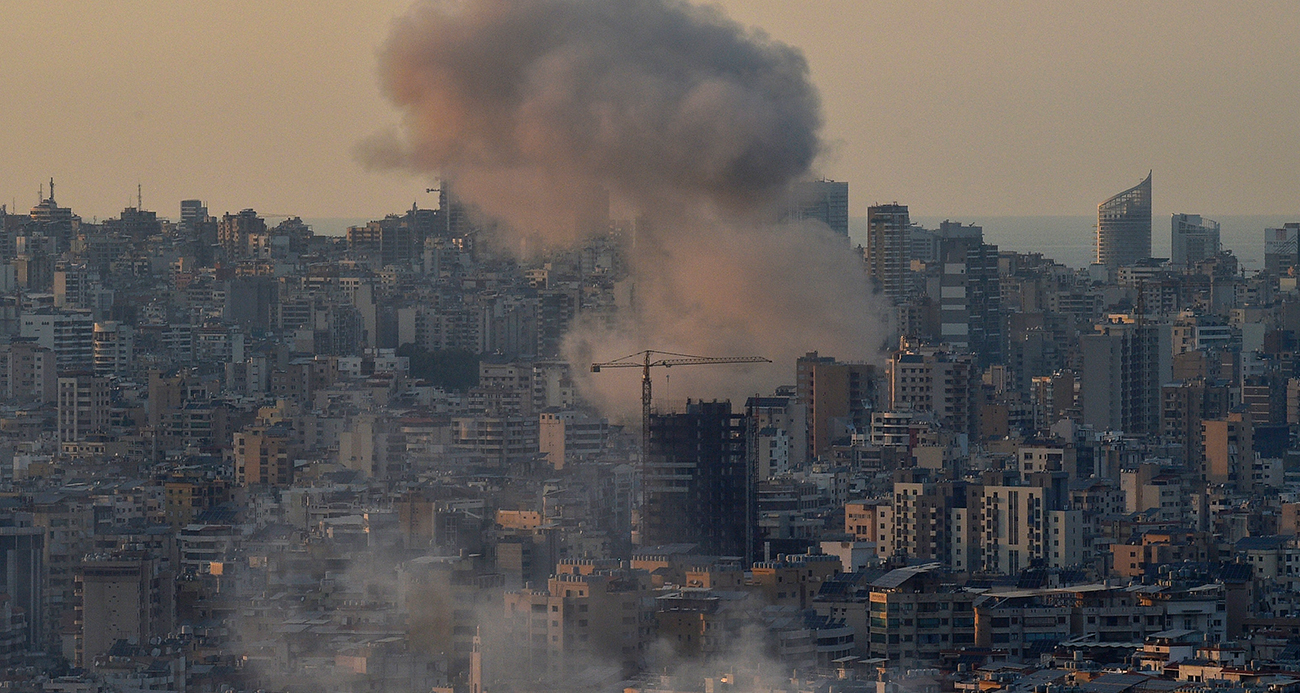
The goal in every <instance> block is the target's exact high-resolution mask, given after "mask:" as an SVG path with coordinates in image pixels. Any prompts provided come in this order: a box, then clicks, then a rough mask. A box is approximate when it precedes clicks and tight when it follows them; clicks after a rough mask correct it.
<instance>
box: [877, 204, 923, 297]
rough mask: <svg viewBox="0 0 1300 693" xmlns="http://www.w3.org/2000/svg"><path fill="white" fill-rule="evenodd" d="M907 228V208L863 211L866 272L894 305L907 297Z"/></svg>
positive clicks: (887, 206)
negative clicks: (865, 231) (865, 228)
mask: <svg viewBox="0 0 1300 693" xmlns="http://www.w3.org/2000/svg"><path fill="white" fill-rule="evenodd" d="M911 225H912V222H911V218H910V217H909V216H908V212H907V205H900V204H898V203H897V202H895V203H894V204H890V205H876V206H874V207H868V208H867V249H866V254H867V272H868V273H869V274H870V275H871V278H872V280H874V281H875V282H876V285H877V286H879V287H880V290H881V291H882V292H884V294H885V295H886V296H888V297H889V298H890V300H892V301H893V302H894V303H899V302H901V301H902V299H903V298H904V297H905V296H906V295H907V274H908V263H909V262H910V260H911V258H909V257H908V247H909V245H910V244H911V236H910V229H909V227H911Z"/></svg>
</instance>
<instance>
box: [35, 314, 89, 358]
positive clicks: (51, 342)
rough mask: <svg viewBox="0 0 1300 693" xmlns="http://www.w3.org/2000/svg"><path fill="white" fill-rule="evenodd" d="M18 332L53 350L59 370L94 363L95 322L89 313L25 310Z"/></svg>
mask: <svg viewBox="0 0 1300 693" xmlns="http://www.w3.org/2000/svg"><path fill="white" fill-rule="evenodd" d="M19 331H20V334H21V336H22V337H24V338H29V339H32V340H34V341H35V343H36V344H37V345H39V346H42V347H45V348H46V349H49V350H51V351H53V352H54V359H55V363H56V364H57V365H58V368H59V370H77V369H86V368H90V367H91V366H92V365H93V364H94V336H95V321H94V319H93V318H92V317H91V315H90V314H89V313H84V312H67V311H45V312H40V313H25V314H23V316H22V318H21V320H20V326H19Z"/></svg>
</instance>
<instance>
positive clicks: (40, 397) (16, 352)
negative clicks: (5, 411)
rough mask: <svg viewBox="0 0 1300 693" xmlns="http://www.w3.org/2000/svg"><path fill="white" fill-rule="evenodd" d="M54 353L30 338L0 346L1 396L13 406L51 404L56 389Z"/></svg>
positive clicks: (56, 376)
mask: <svg viewBox="0 0 1300 693" xmlns="http://www.w3.org/2000/svg"><path fill="white" fill-rule="evenodd" d="M57 373H58V372H57V368H56V367H55V365H54V351H53V350H51V349H48V348H46V347H43V346H40V345H38V344H36V343H35V342H34V341H33V340H30V339H17V340H15V341H13V342H12V343H10V344H5V345H0V397H3V398H4V399H5V400H6V401H9V402H13V403H20V402H21V403H29V402H32V403H34V402H40V403H42V404H44V403H46V402H53V401H54V398H55V394H56V392H57V388H58V374H57Z"/></svg>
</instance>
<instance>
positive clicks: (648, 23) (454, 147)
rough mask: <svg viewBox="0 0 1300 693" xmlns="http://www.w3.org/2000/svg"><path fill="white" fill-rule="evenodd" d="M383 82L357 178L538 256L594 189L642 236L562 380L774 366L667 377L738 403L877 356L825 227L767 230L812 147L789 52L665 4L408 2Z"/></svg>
mask: <svg viewBox="0 0 1300 693" xmlns="http://www.w3.org/2000/svg"><path fill="white" fill-rule="evenodd" d="M380 73H381V78H382V81H383V85H384V88H385V89H386V91H387V94H388V96H389V98H390V99H391V100H392V101H393V103H394V104H396V105H397V106H398V107H399V109H400V110H401V112H402V114H403V123H402V125H403V127H402V132H401V134H400V135H398V134H396V133H387V134H382V135H378V136H376V137H374V138H372V139H371V140H369V141H367V142H365V143H363V144H362V146H361V148H360V152H361V156H362V158H363V159H364V160H365V161H366V162H367V163H369V164H371V165H374V166H379V167H403V168H409V169H411V170H415V171H424V172H436V173H437V174H438V175H440V176H442V177H444V178H449V179H451V180H453V181H455V185H456V192H457V194H458V195H459V196H461V197H462V198H464V199H466V200H467V201H469V202H471V203H473V204H474V205H476V206H477V207H478V208H479V209H480V210H481V211H482V212H484V213H485V214H487V215H489V216H491V217H495V218H497V219H500V220H502V221H504V222H505V223H506V225H507V226H508V227H509V228H511V229H514V230H515V231H516V232H518V233H522V234H528V236H529V237H535V236H540V237H541V238H543V239H544V240H545V241H546V242H548V243H550V244H552V245H556V244H568V243H572V242H574V241H576V240H579V239H578V238H577V234H576V232H575V227H574V224H573V219H574V215H575V211H576V210H582V209H585V208H588V206H589V203H590V196H591V194H592V191H593V190H597V189H603V190H606V191H608V192H609V194H610V196H611V198H612V199H613V200H614V201H615V202H616V203H617V204H620V205H622V206H623V207H625V208H627V209H629V210H632V211H634V212H635V213H637V214H640V215H643V217H644V218H646V219H648V220H649V223H647V224H641V225H638V230H637V235H636V239H635V244H634V248H633V249H632V250H631V251H630V252H631V258H630V259H631V267H632V275H633V283H634V289H633V292H632V295H633V296H634V310H632V311H624V313H623V317H622V318H621V319H622V320H623V322H622V323H621V324H617V325H609V324H608V323H607V322H605V323H599V324H597V323H581V322H580V324H579V325H578V327H577V328H576V329H575V330H574V331H573V332H572V333H571V334H570V336H569V339H568V351H569V355H570V357H571V358H572V359H573V362H574V364H575V366H579V367H578V368H575V371H582V370H585V369H583V368H580V366H582V365H583V364H585V363H587V362H588V361H589V358H594V359H596V360H605V359H609V358H614V357H617V356H622V355H623V354H625V353H631V352H634V351H638V350H640V349H645V348H653V349H661V350H669V351H679V352H685V353H698V354H703V355H750V354H753V355H762V356H767V357H769V358H772V359H773V360H774V361H777V363H776V364H774V365H771V366H764V367H754V368H750V369H747V370H741V369H733V368H718V367H713V368H695V369H680V376H681V377H680V380H678V379H677V378H678V375H679V374H678V371H674V372H673V377H674V381H673V385H674V387H673V389H674V395H677V394H678V390H677V383H678V382H681V383H683V388H684V389H682V390H680V394H681V396H683V397H685V396H687V395H690V396H696V397H700V396H704V397H713V396H732V397H742V396H744V395H746V394H753V393H754V392H755V391H756V390H759V389H766V388H768V387H770V386H771V385H774V384H777V383H782V382H790V381H792V380H793V367H792V366H793V363H792V361H793V358H794V357H795V356H798V355H801V354H802V353H803V352H804V351H807V350H813V349H818V350H821V351H822V352H823V353H827V354H831V355H835V356H837V357H839V358H841V359H849V358H853V359H862V358H868V357H870V356H872V355H874V354H875V353H876V352H877V351H878V348H879V346H880V344H879V340H880V338H881V336H882V335H883V332H882V331H881V329H880V326H881V320H882V318H881V316H880V313H879V311H878V309H877V307H876V304H875V303H874V302H873V300H872V299H871V297H870V291H869V284H868V282H867V279H866V277H865V274H864V270H863V267H862V263H861V261H860V258H858V257H857V256H856V254H855V253H854V252H853V251H852V250H851V249H850V248H849V247H848V244H847V243H846V242H844V241H843V239H837V238H834V237H833V234H831V233H830V232H829V230H828V229H826V228H825V227H824V226H821V225H816V226H817V227H816V228H811V226H813V225H811V224H809V225H778V224H776V223H775V221H774V220H775V213H776V211H777V205H778V201H779V200H780V199H781V198H782V196H783V195H784V194H785V193H786V192H787V190H788V189H789V186H790V184H791V183H792V182H793V181H795V180H797V179H798V178H800V177H801V176H805V175H807V174H808V171H809V167H810V166H811V165H812V163H813V161H814V159H815V158H816V156H817V154H818V152H819V150H820V146H821V145H820V140H819V134H818V133H819V130H820V128H821V122H822V121H821V112H820V104H819V99H818V96H817V93H816V90H815V89H814V87H813V86H812V84H811V82H810V81H809V76H808V66H807V63H806V62H805V60H804V58H803V55H802V54H801V53H800V52H799V51H798V50H797V49H795V48H792V47H790V46H787V45H784V44H781V43H779V42H776V41H774V40H772V39H771V38H769V37H768V36H766V35H765V34H763V33H761V32H758V31H751V30H746V29H745V28H744V27H742V26H740V25H739V24H737V23H735V22H733V21H731V20H729V19H727V18H726V17H724V16H723V15H722V14H721V12H720V11H718V10H717V9H715V8H711V7H697V6H694V5H691V4H689V3H687V2H682V1H679V0H603V1H591V0H465V1H463V2H455V3H449V2H436V3H435V2H425V3H420V4H417V5H416V6H415V7H414V8H412V9H411V10H410V11H409V12H408V13H407V14H406V15H405V16H404V17H402V18H401V19H400V20H398V21H397V22H396V24H395V25H394V28H393V30H392V33H391V35H390V36H389V38H388V41H387V43H386V44H385V46H384V47H383V49H382V50H381V52H380ZM720 371H725V373H723V372H720ZM702 378H707V379H709V380H708V381H705V380H702ZM720 378H721V380H720ZM589 380H590V382H586V383H581V384H582V385H585V386H586V392H587V394H589V395H592V396H593V397H594V398H595V399H596V400H597V401H598V402H602V403H604V404H606V405H609V404H613V403H614V402H615V401H616V400H615V399H611V398H605V397H602V396H601V393H600V391H599V390H596V389H594V388H595V387H596V386H600V387H601V389H602V390H607V391H608V392H609V394H610V395H611V397H612V396H613V395H614V394H617V395H618V397H617V400H623V401H627V400H629V399H630V400H633V401H634V400H635V396H636V391H635V388H634V387H633V388H632V389H628V388H627V387H626V384H625V383H624V382H622V379H620V378H617V377H606V376H604V375H602V376H598V377H597V378H593V379H589Z"/></svg>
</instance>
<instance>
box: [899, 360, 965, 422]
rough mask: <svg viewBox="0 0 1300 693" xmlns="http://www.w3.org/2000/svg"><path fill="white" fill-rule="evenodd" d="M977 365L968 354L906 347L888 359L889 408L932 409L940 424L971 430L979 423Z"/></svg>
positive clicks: (908, 409) (906, 409)
mask: <svg viewBox="0 0 1300 693" xmlns="http://www.w3.org/2000/svg"><path fill="white" fill-rule="evenodd" d="M978 394H979V369H977V368H976V367H975V363H974V358H973V357H972V356H971V355H970V354H955V353H951V352H948V351H946V350H944V349H938V348H934V347H909V348H906V349H901V350H899V351H896V352H894V354H893V356H891V357H890V361H889V408H890V409H895V410H903V411H928V412H933V414H934V418H935V421H937V422H938V423H939V425H941V426H943V427H944V428H947V429H949V430H951V431H954V432H956V433H967V434H974V433H975V432H976V431H977V430H978V426H979V414H978V411H977V409H976V395H978Z"/></svg>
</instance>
